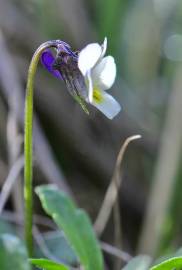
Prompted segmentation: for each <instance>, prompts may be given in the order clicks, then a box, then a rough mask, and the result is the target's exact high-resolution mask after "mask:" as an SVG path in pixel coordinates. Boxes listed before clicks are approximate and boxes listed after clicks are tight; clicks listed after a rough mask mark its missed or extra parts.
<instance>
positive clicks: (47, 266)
mask: <svg viewBox="0 0 182 270" xmlns="http://www.w3.org/2000/svg"><path fill="white" fill-rule="evenodd" d="M29 261H30V262H31V264H33V265H35V266H37V267H38V268H41V269H44V270H69V268H68V267H67V266H66V265H64V264H58V263H55V262H52V261H50V260H46V259H29Z"/></svg>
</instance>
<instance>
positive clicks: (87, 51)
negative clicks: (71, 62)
mask: <svg viewBox="0 0 182 270" xmlns="http://www.w3.org/2000/svg"><path fill="white" fill-rule="evenodd" d="M101 54H102V47H101V46H100V45H99V44H98V43H91V44H89V45H87V46H86V47H85V48H84V49H83V50H81V52H80V53H79V56H78V67H79V69H80V71H81V72H82V74H83V76H85V75H86V73H87V71H89V70H90V69H91V68H93V67H94V66H95V64H96V63H97V61H98V60H99V58H100V56H101Z"/></svg>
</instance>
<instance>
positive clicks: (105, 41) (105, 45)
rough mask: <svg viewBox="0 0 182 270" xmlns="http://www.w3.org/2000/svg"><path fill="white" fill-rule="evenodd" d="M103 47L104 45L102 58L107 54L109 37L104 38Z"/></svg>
mask: <svg viewBox="0 0 182 270" xmlns="http://www.w3.org/2000/svg"><path fill="white" fill-rule="evenodd" d="M101 47H102V54H101V58H102V57H103V56H104V55H105V53H106V50H107V38H106V37H105V38H104V42H103V44H102V45H101Z"/></svg>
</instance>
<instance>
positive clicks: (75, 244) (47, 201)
mask: <svg viewBox="0 0 182 270" xmlns="http://www.w3.org/2000/svg"><path fill="white" fill-rule="evenodd" d="M36 193H37V194H38V196H39V197H40V200H41V202H42V206H43V207H44V209H45V211H46V212H47V213H48V214H49V215H51V216H52V218H53V219H54V221H55V222H56V224H57V225H58V227H59V228H60V229H62V230H63V231H64V233H65V235H66V237H67V239H68V242H69V243H70V245H71V246H72V248H73V249H74V251H75V253H76V255H77V256H78V258H79V260H80V263H81V264H82V265H83V266H84V268H85V270H93V269H94V270H103V258H102V253H101V250H100V247H99V244H98V242H97V239H96V236H95V233H94V231H93V229H92V225H91V222H90V219H89V217H88V216H87V214H86V213H85V212H84V211H83V210H81V209H77V208H76V206H75V204H74V203H73V202H72V200H71V199H70V198H69V197H68V196H67V195H66V194H64V193H63V192H61V191H59V190H58V189H57V188H56V187H55V186H52V185H44V186H41V187H38V188H36Z"/></svg>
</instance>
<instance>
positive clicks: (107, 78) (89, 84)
mask: <svg viewBox="0 0 182 270" xmlns="http://www.w3.org/2000/svg"><path fill="white" fill-rule="evenodd" d="M106 49H107V39H105V40H104V43H103V44H102V45H99V44H98V43H91V44H89V45H87V46H86V47H85V48H84V49H82V50H81V51H80V52H73V51H72V50H71V48H70V46H69V45H68V44H67V43H65V42H63V41H57V46H56V55H55V56H54V55H53V53H52V52H51V51H50V50H45V51H44V52H43V53H42V55H41V62H42V64H43V66H44V67H45V68H46V69H47V70H48V71H49V72H50V73H52V75H54V76H55V77H57V78H59V79H62V80H63V81H64V82H65V84H66V86H67V88H68V91H69V92H70V94H71V95H72V96H73V97H74V98H75V99H76V100H77V101H78V102H79V103H80V105H81V106H82V108H83V109H84V110H85V111H86V112H87V108H86V103H90V104H92V105H93V106H95V107H96V108H97V109H99V110H100V111H101V112H102V113H103V114H105V116H107V117H108V118H109V119H112V118H113V117H114V116H116V115H117V114H118V113H119V111H120V109H121V107H120V105H119V103H118V102H117V101H116V100H115V99H114V98H113V97H112V96H111V95H109V94H108V93H107V92H106V90H108V89H109V88H111V86H112V85H113V83H114V81H115V77H116V64H115V61H114V58H113V57H112V56H106V57H104V55H105V53H106Z"/></svg>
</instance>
